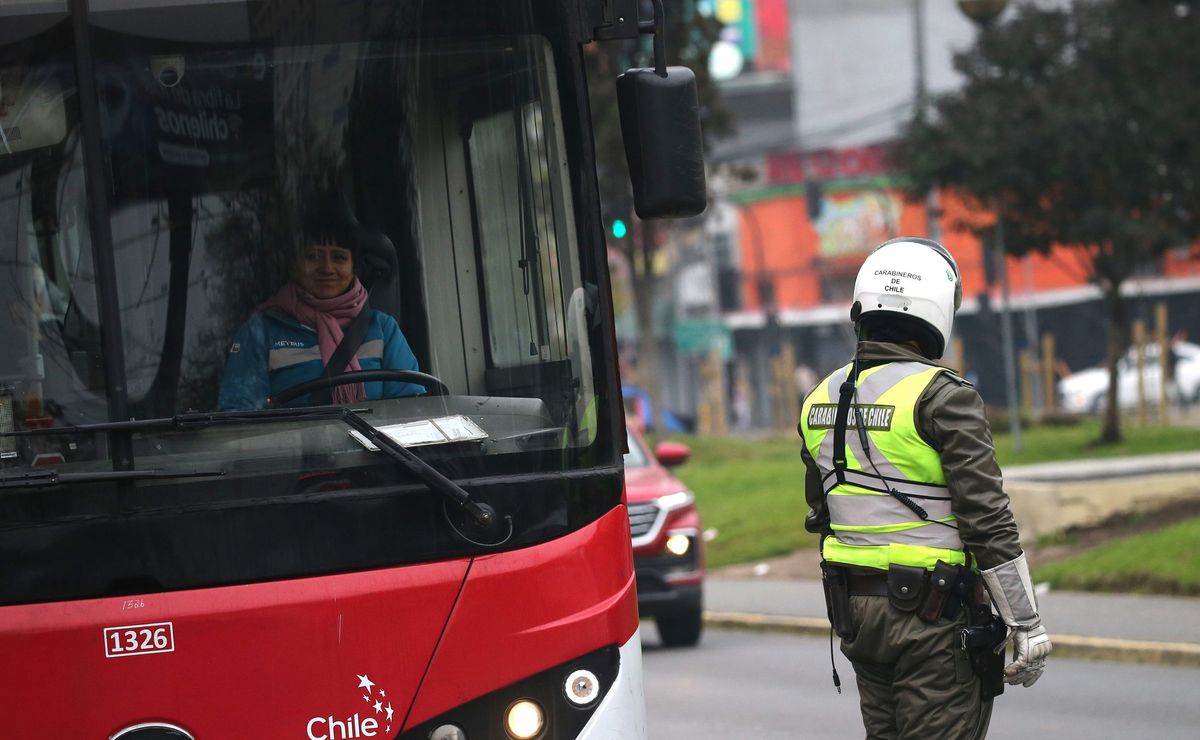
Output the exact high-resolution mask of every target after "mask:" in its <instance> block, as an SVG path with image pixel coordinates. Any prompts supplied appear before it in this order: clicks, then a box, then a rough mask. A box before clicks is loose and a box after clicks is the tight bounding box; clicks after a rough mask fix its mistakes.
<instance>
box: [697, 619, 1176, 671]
mask: <svg viewBox="0 0 1200 740" xmlns="http://www.w3.org/2000/svg"><path fill="white" fill-rule="evenodd" d="M704 624H705V625H706V626H708V627H713V628H716V629H737V630H749V631H753V632H782V633H787V634H794V635H808V636H811V637H825V638H828V637H829V622H828V620H825V619H821V618H819V617H788V616H779V615H772V614H748V613H745V612H712V611H706V612H704ZM1050 641H1051V642H1052V643H1053V644H1054V653H1053V656H1052V657H1063V658H1080V659H1084V660H1106V661H1112V662H1118V663H1150V664H1154V665H1166V666H1180V667H1186V668H1200V644H1196V643H1190V642H1155V641H1151V640H1122V639H1118V638H1110V637H1086V636H1083V635H1062V634H1051V635H1050Z"/></svg>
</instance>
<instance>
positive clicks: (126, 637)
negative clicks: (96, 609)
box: [104, 622, 175, 658]
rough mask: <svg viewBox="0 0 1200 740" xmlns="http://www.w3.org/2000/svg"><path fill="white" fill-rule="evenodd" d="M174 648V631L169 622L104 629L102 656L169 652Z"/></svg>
mask: <svg viewBox="0 0 1200 740" xmlns="http://www.w3.org/2000/svg"><path fill="white" fill-rule="evenodd" d="M174 650H175V631H174V628H173V627H172V626H171V623H170V622H156V623H154V624H131V625H126V626H124V627H106V628H105V629H104V657H106V658H123V657H125V656H127V655H147V654H149V653H169V652H172V651H174Z"/></svg>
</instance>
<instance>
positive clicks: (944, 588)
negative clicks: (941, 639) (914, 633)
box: [917, 560, 970, 624]
mask: <svg viewBox="0 0 1200 740" xmlns="http://www.w3.org/2000/svg"><path fill="white" fill-rule="evenodd" d="M969 572H970V571H969V570H968V569H967V568H966V567H964V566H961V565H950V564H949V563H946V562H944V561H942V560H939V561H937V564H936V565H935V566H934V567H933V571H932V572H931V573H930V574H929V583H928V586H927V588H926V590H925V598H924V599H922V601H921V607H920V609H919V610H918V611H917V616H918V617H920V618H921V621H923V622H927V623H928V624H937V623H938V622H939V621H940V620H941V619H942V617H945V618H946V619H949V620H951V621H954V620H955V619H957V618H958V612H959V607H961V606H962V603H963V601H965V600H966V596H967V594H966V592H965V589H964V586H965V585H966V584H965V581H966V580H967V576H966V574H967V573H969Z"/></svg>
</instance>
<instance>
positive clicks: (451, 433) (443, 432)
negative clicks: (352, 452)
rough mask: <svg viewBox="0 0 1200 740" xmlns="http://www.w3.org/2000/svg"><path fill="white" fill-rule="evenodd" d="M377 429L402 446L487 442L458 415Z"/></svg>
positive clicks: (353, 434)
mask: <svg viewBox="0 0 1200 740" xmlns="http://www.w3.org/2000/svg"><path fill="white" fill-rule="evenodd" d="M376 428H377V429H378V430H379V431H381V432H383V433H384V434H386V435H387V436H389V437H391V438H392V439H394V440H395V441H396V442H398V443H399V444H401V445H403V446H405V447H418V446H420V445H440V444H446V443H447V442H472V441H477V440H481V439H487V436H488V435H487V432H485V431H483V429H481V428H480V427H479V425H478V424H476V423H475V422H473V421H471V420H470V419H469V418H467V417H466V416H462V415H461V414H459V415H456V416H443V417H440V418H437V419H424V420H422V421H412V422H408V423H405V424H389V425H387V426H382V427H376ZM350 436H351V437H354V438H355V439H356V440H358V442H359V444H361V445H362V446H363V447H366V448H367V449H368V450H371V451H373V452H374V451H378V450H379V448H378V447H376V446H375V444H374V443H372V442H371V441H370V440H369V439H367V438H366V437H364V436H363V435H362V433H360V432H357V431H354V430H351V431H350Z"/></svg>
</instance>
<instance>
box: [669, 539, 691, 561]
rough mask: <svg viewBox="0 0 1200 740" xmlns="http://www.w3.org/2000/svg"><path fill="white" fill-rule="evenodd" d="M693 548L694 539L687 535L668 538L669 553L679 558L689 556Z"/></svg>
mask: <svg viewBox="0 0 1200 740" xmlns="http://www.w3.org/2000/svg"><path fill="white" fill-rule="evenodd" d="M691 547H692V538H691V537H688V536H687V535H686V534H673V535H671V536H670V537H668V538H667V552H669V553H671V554H672V555H675V556H677V557H683V556H684V555H687V551H688V550H690V549H691Z"/></svg>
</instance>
